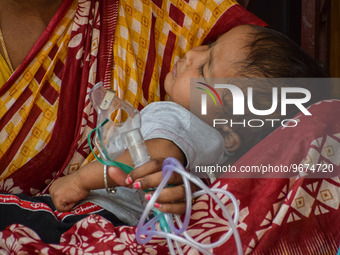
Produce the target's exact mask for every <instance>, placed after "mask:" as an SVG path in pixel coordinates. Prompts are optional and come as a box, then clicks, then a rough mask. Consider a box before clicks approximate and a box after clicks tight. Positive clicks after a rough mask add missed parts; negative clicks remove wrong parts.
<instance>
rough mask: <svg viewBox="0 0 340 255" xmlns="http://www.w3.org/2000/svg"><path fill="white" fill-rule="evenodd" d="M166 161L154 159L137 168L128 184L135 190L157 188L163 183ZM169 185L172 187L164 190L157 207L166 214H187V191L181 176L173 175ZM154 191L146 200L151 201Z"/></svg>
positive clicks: (130, 175)
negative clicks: (163, 164) (163, 167)
mask: <svg viewBox="0 0 340 255" xmlns="http://www.w3.org/2000/svg"><path fill="white" fill-rule="evenodd" d="M163 161H164V159H152V160H150V161H148V162H147V163H145V164H144V165H142V166H140V167H137V168H135V169H134V170H133V171H132V172H131V173H130V174H129V176H128V177H127V179H126V183H127V184H128V185H129V187H131V188H135V189H141V190H145V189H150V188H155V187H157V186H158V185H159V184H160V183H161V181H162V163H163ZM168 184H173V186H172V187H167V188H164V189H163V190H162V191H161V193H160V195H159V197H158V198H157V201H156V203H155V205H154V206H155V207H156V208H157V209H159V210H160V211H162V212H165V213H173V214H184V213H185V190H184V186H183V180H182V177H181V175H180V174H178V173H175V172H174V173H173V174H172V176H171V177H170V179H169V181H168ZM152 194H153V191H150V192H148V193H146V194H145V198H146V199H147V200H150V198H151V196H152Z"/></svg>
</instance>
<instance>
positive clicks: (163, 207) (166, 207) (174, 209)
mask: <svg viewBox="0 0 340 255" xmlns="http://www.w3.org/2000/svg"><path fill="white" fill-rule="evenodd" d="M157 209H158V210H160V211H161V212H164V213H172V214H184V213H185V202H179V203H171V204H159V207H158V208H157Z"/></svg>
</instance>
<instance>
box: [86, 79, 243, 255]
mask: <svg viewBox="0 0 340 255" xmlns="http://www.w3.org/2000/svg"><path fill="white" fill-rule="evenodd" d="M89 96H90V100H91V103H92V105H93V107H94V108H95V110H96V111H97V114H98V118H97V127H96V128H95V129H94V130H93V132H95V137H94V143H95V145H96V147H97V148H98V150H99V153H100V158H99V157H97V156H96V157H97V159H98V160H99V161H100V162H101V163H102V164H104V166H105V167H107V166H108V165H113V166H117V167H119V168H121V169H122V170H123V171H124V172H125V173H127V174H128V173H129V172H130V171H132V168H130V167H127V166H126V165H124V164H121V163H119V162H116V161H114V160H115V159H116V158H117V157H118V156H119V155H120V154H121V153H122V152H123V151H124V150H126V149H128V150H129V153H130V155H131V158H132V160H133V163H134V166H135V167H138V166H141V165H143V164H144V163H146V162H147V161H149V159H150V157H149V155H148V152H147V149H146V146H145V143H144V140H143V137H142V134H141V132H140V127H141V116H140V113H139V111H138V110H136V109H135V108H134V107H132V106H131V105H130V104H129V103H127V102H125V101H123V100H121V99H120V98H118V97H117V96H116V93H115V92H114V91H112V90H108V89H105V88H104V87H103V84H102V83H101V82H100V83H98V84H96V85H95V86H94V87H93V89H92V90H91V91H90V93H89ZM91 134H92V133H90V134H89V137H88V139H89V145H90V148H91V150H92V146H91V140H90V137H91ZM173 172H177V173H179V174H180V175H181V176H182V179H183V184H184V188H185V193H186V213H185V216H184V220H183V221H182V220H181V217H180V215H172V214H167V213H162V212H160V211H159V210H157V209H156V208H155V207H154V204H155V203H156V200H157V198H158V196H159V194H160V192H161V191H162V189H163V188H165V187H166V186H167V185H168V180H169V178H170V177H171V175H172V174H173ZM162 176H163V178H162V181H161V183H160V184H159V185H158V187H157V188H156V189H155V190H154V193H153V194H152V196H151V199H150V200H149V201H148V202H147V204H146V206H145V209H144V212H143V214H142V216H141V218H140V221H139V223H138V225H137V229H136V240H137V242H138V243H140V244H146V243H147V242H149V240H150V239H151V238H152V237H153V236H154V235H156V236H163V237H164V238H166V240H167V243H168V247H169V251H170V253H171V254H177V253H178V254H183V251H182V248H181V245H180V244H185V245H189V246H191V247H193V248H195V249H197V250H198V251H200V252H201V253H203V254H212V253H211V252H210V251H209V250H210V249H213V248H215V247H218V246H220V245H222V244H223V243H224V242H226V241H227V240H228V239H229V238H230V237H231V235H233V234H234V237H235V241H236V246H237V250H238V254H243V252H242V245H241V241H240V237H239V234H238V231H237V229H236V224H237V223H238V220H239V207H238V202H237V200H236V198H235V197H234V196H233V195H232V194H231V193H230V192H229V191H227V190H223V189H209V188H208V187H207V186H206V185H205V184H204V183H203V182H202V181H201V180H200V179H199V178H198V177H196V176H193V175H191V174H190V173H188V172H187V171H186V170H185V169H184V168H183V166H182V164H181V163H180V162H178V161H177V160H176V159H174V158H167V159H165V160H164V162H163V166H162ZM104 180H105V186H106V188H107V181H106V172H105V170H104ZM190 182H192V183H194V184H195V185H196V186H198V187H199V188H200V190H199V191H196V192H194V193H192V191H191V185H190ZM107 190H108V189H107ZM108 192H109V191H108ZM217 193H220V194H223V195H224V196H227V197H229V198H230V199H231V201H232V204H233V206H234V218H232V217H231V216H230V214H229V212H228V210H227V209H226V207H225V205H224V204H223V203H222V202H221V200H220V199H219V198H218V196H217V195H216V194H217ZM203 194H208V195H210V196H211V197H212V198H213V199H214V200H215V202H216V203H217V204H218V205H219V206H220V208H221V210H222V212H223V214H224V216H225V217H226V219H227V220H228V222H229V224H230V227H231V228H230V229H229V231H228V232H227V233H225V234H224V235H223V236H222V237H221V238H220V240H218V241H216V242H215V243H211V244H202V243H199V242H197V241H195V240H194V239H193V238H192V237H191V236H190V235H189V234H188V232H187V231H186V229H187V227H188V225H189V221H190V215H191V207H192V199H193V198H195V197H199V196H201V195H203ZM151 210H152V211H153V212H154V214H155V217H153V218H152V219H151V220H149V218H148V216H149V215H150V212H151ZM157 222H158V223H159V225H160V228H161V229H156V225H157V224H156V223H157ZM174 222H176V223H177V226H178V228H177V227H176V226H175V225H174ZM142 236H143V238H142ZM174 245H175V247H176V249H175V248H174Z"/></svg>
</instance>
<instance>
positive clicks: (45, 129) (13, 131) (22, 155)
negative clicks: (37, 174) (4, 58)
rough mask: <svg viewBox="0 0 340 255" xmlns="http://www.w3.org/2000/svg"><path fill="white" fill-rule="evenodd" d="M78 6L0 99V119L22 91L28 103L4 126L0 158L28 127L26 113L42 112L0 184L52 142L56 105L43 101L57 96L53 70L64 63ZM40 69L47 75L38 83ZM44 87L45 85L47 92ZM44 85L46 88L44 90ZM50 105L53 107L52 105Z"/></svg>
mask: <svg viewBox="0 0 340 255" xmlns="http://www.w3.org/2000/svg"><path fill="white" fill-rule="evenodd" d="M76 7H77V4H73V5H72V6H71V8H70V9H69V11H68V15H66V16H65V17H64V18H63V19H62V20H61V22H60V24H59V26H58V28H57V29H56V30H55V31H54V34H53V35H52V36H51V37H50V39H49V41H48V43H47V44H46V45H45V46H44V47H43V48H42V49H41V50H40V52H39V53H38V54H37V56H36V57H35V58H34V60H33V61H32V62H31V63H30V64H29V66H28V67H27V68H26V70H25V71H24V72H23V74H22V75H21V76H20V78H19V79H17V80H16V81H15V82H14V84H13V85H12V86H11V88H10V89H9V90H8V91H7V96H6V97H1V98H0V106H1V109H2V110H1V112H0V119H1V118H3V117H4V114H5V113H6V112H8V111H9V110H10V109H11V107H12V106H13V104H14V103H15V102H16V101H18V100H20V99H21V98H23V96H25V95H24V93H25V92H24V91H28V89H27V88H29V92H27V95H26V97H27V99H26V100H25V102H24V103H23V104H22V106H21V110H20V111H18V112H17V113H16V114H15V115H14V116H13V117H12V119H11V120H10V122H9V123H7V124H6V127H5V129H4V130H2V134H1V136H0V137H1V138H3V137H6V136H7V137H8V139H0V158H1V157H2V156H3V154H4V153H5V152H6V151H8V149H9V148H10V146H11V145H12V142H13V141H14V140H15V139H17V137H18V135H19V134H20V131H21V130H22V129H23V125H24V124H25V123H27V121H28V119H27V117H28V116H29V115H28V113H29V112H32V111H35V112H37V114H38V112H41V111H43V114H42V116H41V117H40V118H39V119H37V120H36V121H35V123H34V124H33V126H32V127H31V131H30V134H29V135H28V136H27V137H26V139H25V141H24V142H23V143H22V145H21V146H20V148H18V150H17V152H16V154H15V156H14V157H13V159H12V162H11V163H10V164H9V166H8V167H7V168H6V169H5V170H4V171H3V172H2V173H1V176H0V180H2V179H4V178H6V177H8V176H9V175H11V174H13V173H14V172H15V171H16V170H17V169H19V168H20V167H22V166H23V165H24V164H25V163H26V162H27V161H29V160H30V159H31V158H33V157H34V156H36V155H37V153H39V152H40V151H41V150H42V149H43V148H44V147H45V146H46V144H47V143H48V142H49V140H50V138H51V131H52V130H53V126H54V124H55V122H56V119H57V112H58V105H59V101H58V100H57V101H55V102H54V100H48V99H46V97H44V90H46V89H50V90H53V91H55V94H59V93H60V81H58V79H55V78H56V77H55V74H54V73H53V69H52V68H51V67H52V66H55V65H56V64H57V63H58V61H61V62H65V56H66V52H67V45H68V42H69V39H70V33H71V24H72V23H71V20H72V19H71V18H70V17H73V16H74V14H75V10H76ZM56 45H57V46H58V48H59V49H58V53H57V54H56V55H55V56H54V59H51V58H50V57H49V54H50V52H51V51H52V49H53V48H54V47H55V46H56ZM42 68H44V69H45V70H46V72H45V73H44V74H43V75H42V77H39V78H41V80H40V79H39V80H38V78H37V77H36V74H37V73H38V71H41V70H42ZM46 83H48V86H49V87H48V88H47V85H46ZM44 85H45V88H44ZM28 94H29V95H28ZM51 102H52V103H51Z"/></svg>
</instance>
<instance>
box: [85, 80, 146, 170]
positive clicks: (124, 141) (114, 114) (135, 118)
mask: <svg viewBox="0 0 340 255" xmlns="http://www.w3.org/2000/svg"><path fill="white" fill-rule="evenodd" d="M89 96H90V100H91V103H92V105H93V107H94V108H95V110H96V112H97V115H98V119H97V132H96V133H95V138H94V143H95V145H96V147H97V148H98V150H99V153H100V155H101V158H102V159H103V160H104V161H105V160H107V161H114V160H115V159H116V158H117V157H118V156H119V155H120V154H121V153H122V152H123V151H124V150H125V149H128V150H129V152H130V155H131V157H132V160H133V162H134V165H135V167H137V166H140V165H142V164H144V163H145V162H147V161H149V159H150V157H149V155H148V153H147V150H146V147H145V144H144V139H143V137H142V134H141V133H140V127H141V116H140V113H139V111H138V110H137V109H135V108H134V107H133V106H131V105H130V104H129V103H128V102H125V101H123V100H121V99H120V98H118V97H117V96H116V92H115V91H113V90H108V89H105V88H104V87H103V83H102V82H99V83H98V84H96V85H95V86H94V87H93V89H92V90H91V91H90V93H89ZM119 120H120V121H119Z"/></svg>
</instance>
